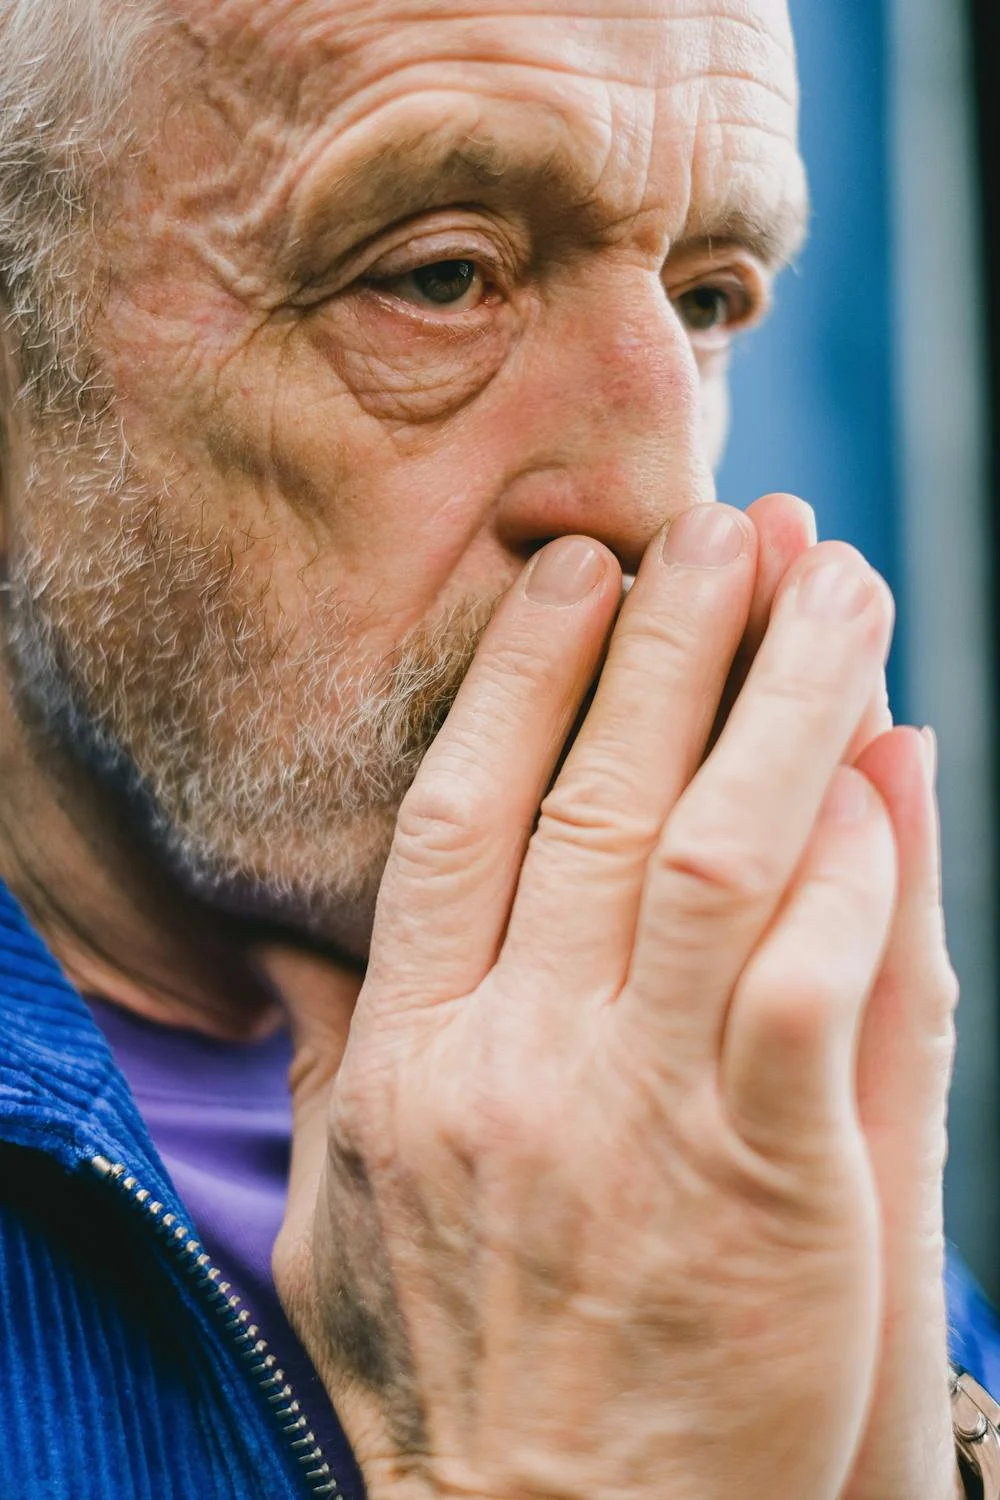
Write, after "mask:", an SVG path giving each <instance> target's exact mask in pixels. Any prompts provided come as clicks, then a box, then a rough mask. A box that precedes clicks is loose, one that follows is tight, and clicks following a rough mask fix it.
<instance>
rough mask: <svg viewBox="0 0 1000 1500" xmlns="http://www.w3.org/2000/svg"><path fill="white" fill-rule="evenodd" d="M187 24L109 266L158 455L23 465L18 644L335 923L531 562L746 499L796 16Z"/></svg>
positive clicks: (261, 886)
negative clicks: (733, 360) (741, 344)
mask: <svg viewBox="0 0 1000 1500" xmlns="http://www.w3.org/2000/svg"><path fill="white" fill-rule="evenodd" d="M171 9H172V12H173V14H174V17H175V21H176V25H175V26H174V28H173V29H172V31H171V32H170V33H169V34H168V35H167V37H166V38H165V39H164V43H163V46H162V48H161V49H160V51H159V53H158V54H157V56H158V62H157V64H156V75H157V76H156V80H155V81H154V80H153V79H152V78H150V79H147V80H145V81H144V82H143V85H142V87H141V88H140V90H139V97H138V99H137V101H136V107H137V109H138V110H139V114H140V124H141V125H142V126H143V127H144V128H145V129H147V130H148V131H150V132H151V135H152V145H151V148H150V149H149V150H148V151H147V152H146V153H144V154H143V155H142V156H141V157H140V158H138V159H137V160H135V161H134V162H132V163H131V164H130V165H129V166H128V168H127V171H126V172H123V173H122V175H121V177H120V180H119V184H118V185H119V187H120V193H121V200H120V203H118V202H116V203H115V206H114V212H113V213H112V214H111V215H109V228H108V229H107V230H106V231H105V232H104V233H103V234H102V237H101V241H100V246H99V253H100V256H101V257H102V258H103V261H104V273H103V275H102V276H101V277H100V278H99V284H100V285H101V286H102V287H103V288H104V298H103V302H102V307H101V313H100V316H99V318H98V320H97V322H96V327H95V329H94V333H93V345H94V356H95V361H96V368H97V369H98V370H99V371H100V373H101V378H102V379H103V380H105V381H106V382H107V383H108V385H109V386H110V388H111V389H112V391H113V393H114V406H115V412H116V414H117V421H120V430H121V431H122V433H123V434H124V440H125V442H124V443H122V442H120V441H119V440H118V438H117V437H116V436H115V432H116V430H117V427H116V425H115V424H111V423H110V422H109V420H108V419H107V418H106V417H105V418H104V419H102V421H101V422H100V423H98V421H97V420H96V419H95V420H94V421H92V422H91V423H90V424H89V425H88V426H87V427H86V428H82V429H80V430H79V431H78V432H76V433H75V434H73V435H72V437H70V435H69V434H68V433H67V431H66V429H65V428H63V427H59V428H56V427H55V426H54V425H53V426H52V427H51V429H50V430H49V431H48V432H46V431H44V430H41V431H38V432H35V433H33V434H31V435H30V436H29V437H28V438H27V439H25V456H24V459H23V461H22V462H21V465H20V467H21V468H22V470H23V471H24V472H25V473H28V474H30V477H31V483H30V486H29V485H25V486H24V489H23V492H22V495H21V497H20V500H18V497H16V496H15V499H14V503H13V511H14V517H13V527H12V540H11V554H12V556H11V567H12V572H13V574H14V575H15V577H17V578H20V579H21V580H23V584H22V583H19V584H18V585H17V589H16V593H15V603H14V618H15V630H16V637H17V648H16V649H17V652H18V655H19V657H20V659H21V664H22V672H23V674H24V675H25V677H26V678H30V679H31V684H32V685H31V691H32V692H33V694H34V697H35V699H36V704H38V703H41V705H42V707H43V710H44V711H45V712H46V713H48V714H49V715H50V716H52V717H60V719H61V722H62V723H63V724H64V726H65V725H68V726H69V732H70V733H71V734H72V735H73V736H74V737H75V738H76V739H77V740H78V741H79V742H80V744H81V746H83V747H84V748H87V749H89V750H90V752H91V753H93V751H94V747H95V745H96V746H98V747H99V748H100V749H101V750H102V752H104V753H105V755H106V758H108V759H111V760H116V762H117V767H116V768H117V770H118V771H119V772H120V770H121V766H122V764H123V763H127V764H129V765H131V766H132V767H134V768H135V769H137V771H138V773H139V775H140V777H141V778H142V781H143V783H144V785H145V787H146V790H147V791H148V792H150V793H151V794H152V798H153V802H154V804H155V807H156V810H157V811H156V816H155V820H154V821H155V824H156V828H157V836H158V838H159V840H160V842H161V844H162V845H163V846H164V847H166V848H167V850H168V851H169V853H170V855H171V857H172V859H173V860H174V862H175V863H176V864H178V865H179V866H180V867H181V868H182V869H184V871H185V872H186V874H187V876H188V877H189V878H190V879H191V880H193V881H194V882H196V883H198V884H200V885H201V886H202V887H205V888H207V887H210V886H211V885H212V884H213V883H216V884H217V885H218V886H219V889H220V890H224V891H225V892H226V893H227V895H228V897H229V899H233V898H234V895H235V893H236V892H241V893H242V897H243V898H245V899H246V900H247V901H248V902H249V903H250V904H251V905H253V906H255V907H257V908H258V909H263V910H265V911H268V912H270V913H271V914H275V913H277V912H280V911H284V912H285V914H286V915H288V914H290V915H292V916H293V917H297V918H298V919H300V920H309V921H311V922H312V923H313V925H315V926H317V927H319V928H320V929H322V930H327V931H331V932H336V931H337V928H338V923H339V921H340V914H341V913H342V910H343V907H344V904H345V903H347V902H351V901H357V900H361V901H362V902H363V901H364V900H366V899H367V898H368V897H369V896H370V893H371V891H372V889H373V888H374V885H375V883H376V881H377V878H378V874H379V872H380V870H381V866H382V863H383V862H384V858H385V855H386V852H387V847H388V840H389V837H390V836H391V829H392V823H393V819H394V815H395V811H396V809H397V807H398V803H399V800H400V797H401V795H402V793H403V791H404V790H405V787H406V785H407V783H408V781H409V780H410V779H411V778H412V775H413V772H414V770H415V768H416V765H417V764H418V762H419V759H420V756H421V754H422V753H423V751H424V749H425V748H426V745H427V743H428V742H429V739H430V737H431V736H432V734H433V732H434V729H435V727H436V725H437V723H438V722H439V720H440V716H441V713H442V712H443V711H444V709H445V708H446V706H447V704H448V702H449V701H450V699H451V697H452V696H453V694H454V691H455V688H456V686H457V683H458V681H459V680H460V678H461V676H462V674H463V672H464V670H465V668H466V666H467V664H468V660H469V655H470V652H471V649H472V647H473V645H474V642H475V639H476V634H477V631H478V630H479V628H480V627H481V625H482V623H483V621H484V619H485V618H486V615H487V614H488V611H489V608H490V606H491V605H492V603H493V602H494V601H495V600H496V598H497V597H498V595H499V594H500V593H501V592H502V591H503V590H504V589H505V588H506V587H507V586H508V585H509V584H510V583H511V581H512V580H513V579H514V577H515V576H516V574H517V572H518V570H519V569H520V568H521V566H522V565H523V563H524V561H525V559H526V558H527V557H528V556H530V554H531V553H532V552H533V551H534V550H535V549H536V548H537V547H538V546H539V545H540V544H542V543H543V542H544V541H546V540H547V539H548V538H550V537H552V536H554V535H556V534H558V533H562V532H569V531H573V532H584V533H587V534H590V535H593V536H596V537H599V538H601V539H602V540H603V541H605V542H606V543H607V544H608V545H609V546H610V547H612V548H613V549H614V550H615V551H616V552H617V553H618V555H619V556H620V558H621V560H622V562H623V565H624V567H625V568H626V570H630V569H632V568H634V567H635V565H636V564H637V562H638V559H639V556H640V553H641V550H642V547H643V545H644V544H645V542H646V541H648V539H649V537H650V536H651V535H652V533H653V532H654V531H655V530H656V528H658V527H659V526H660V525H661V524H662V523H663V521H664V520H665V519H666V518H667V517H668V516H670V515H671V514H674V513H676V512H677V511H679V510H681V509H684V508H686V507H687V506H689V505H691V504H694V503H696V502H699V501H705V500H709V499H711V498H712V495H713V488H712V479H711V471H712V467H713V465H714V463H715V462H716V460H717V458H718V456H719V452H720V449H721V444H722V440H723V436H724V429H725V420H726V364H727V355H728V349H729V344H730V341H731V339H732V337H733V336H734V334H735V333H736V332H737V331H738V329H739V328H740V327H741V326H743V325H745V324H748V323H750V322H752V321H753V320H754V318H755V317H757V316H758V315H759V313H760V312H761V311H762V310H763V308H764V306H765V304H766V301H767V297H768V291H769V285H770V281H771V279H772V275H773V272H774V270H775V269H776V266H777V264H778V263H779V262H780V261H781V260H782V259H783V258H784V257H785V256H786V255H787V253H789V252H790V250H791V249H792V248H794V242H795V240H796V238H797V235H798V233H799V230H800V227H801V219H802V213H803V199H804V189H803V177H802V170H801V164H800V162H799V159H798V156H797V152H796V143H795V133H796V80H795V68H794V61H793V57H792V44H791V39H790V35H789V30H788V24H787V18H786V13H785V6H784V3H783V0H620V3H618V4H616V5H614V6H612V5H610V4H609V3H608V0H575V3H574V4H573V6H571V7H564V6H562V5H560V4H559V3H558V0H522V3H521V4H520V6H519V7H518V8H517V9H515V10H511V9H510V7H509V6H501V5H497V4H495V3H494V0H463V3H462V4H461V5H456V6H454V7H453V6H451V5H450V4H448V3H446V0H441V3H429V0H172V5H171ZM126 445H127V446H126ZM29 596H30V597H29Z"/></svg>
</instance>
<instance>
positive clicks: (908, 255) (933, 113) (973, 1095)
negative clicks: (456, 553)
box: [719, 0, 1000, 1300]
mask: <svg viewBox="0 0 1000 1500" xmlns="http://www.w3.org/2000/svg"><path fill="white" fill-rule="evenodd" d="M790 9H791V13H792V22H793V26H794V28H795V32H796V40H797V46H798V53H799V63H800V76H801V80H802V121H801V139H802V148H803V154H804V156H805V160H806V165H807V168H808V170H809V176H810V183H811V191H812V205H813V215H812V226H811V234H810V239H809V241H808V243H807V245H806V247H805V250H804V251H803V253H802V255H801V256H800V258H799V262H798V264H797V266H796V267H794V268H792V269H790V270H789V271H786V272H785V274H784V276H783V277H782V278H781V280H780V281H779V284H778V294H777V302H776V306H775V310H774V313H773V316H772V318H771V319H770V320H769V321H768V323H767V324H766V325H765V326H764V328H762V329H761V330H760V331H758V332H757V333H755V334H753V335H751V336H750V338H749V339H748V340H747V341H746V342H745V343H744V344H743V345H742V346H741V347H740V348H739V349H738V350H737V352H736V355H735V358H734V366H733V426H732V433H731V438H730V444H729V449H728V452H727V455H726V459H725V463H724V465H723V468H722V470H721V472H720V475H719V494H720V498H721V499H723V500H726V501H728V502H730V503H731V504H737V505H744V504H746V503H748V502H749V501H750V500H752V499H753V498H754V497H755V496H757V495H758V494H762V493H764V492H766V491H768V490H776V489H783V490H791V491H793V492H794V493H796V494H799V495H802V496H804V497H805V498H806V499H808V500H809V501H811V503H812V504H813V505H814V506H815V508H816V511H817V517H818V522H819V532H820V536H821V537H841V538H844V539H846V540H848V541H851V542H853V543H855V544H856V545H857V546H858V547H860V548H861V549H862V551H863V552H864V553H865V554H866V556H867V557H868V558H869V559H870V560H871V561H872V562H873V563H874V564H875V566H876V567H877V568H878V569H879V571H880V572H882V573H883V574H884V576H885V577H886V578H887V579H888V581H889V583H890V585H891V587H892V588H893V591H894V593H895V595H896V599H897V605H898V611H899V613H898V628H897V635H896V644H895V646H894V649H893V654H892V657H891V660H890V665H889V685H890V693H891V698H892V702H893V708H894V711H895V714H896V718H897V720H899V721H904V722H916V723H918V724H923V723H928V722H929V723H931V724H933V725H934V727H935V728H936V730H937V732H938V735H939V739H940V743H941V763H940V781H939V787H940V797H941V806H942V837H943V846H944V868H945V908H946V912H947V917H948V929H949V940H950V946H951V951H952V958H953V961H954V964H955V967H956V970H957V971H958V974H959V978H960V980H961V982H962V1001H961V1006H960V1011H959V1054H958V1062H957V1068H956V1076H955V1085H954V1089H953V1094H952V1110H951V1142H952V1145H951V1157H950V1161H949V1167H948V1176H947V1181H946V1220H947V1227H948V1232H949V1234H950V1236H951V1238H952V1239H953V1240H954V1241H955V1242H956V1243H957V1245H958V1246H959V1248H960V1249H961V1251H962V1252H963V1254H964V1255H965V1256H966V1258H967V1259H968V1260H969V1261H970V1263H971V1264H972V1267H973V1269H974V1270H975V1272H976V1273H977V1275H978V1276H979V1278H980V1280H981V1281H983V1282H984V1283H985V1285H986V1287H987V1289H988V1290H989V1292H990V1293H991V1295H992V1296H993V1297H994V1300H996V1299H998V1298H1000V1253H998V1246H1000V1105H998V1066H997V1033H998V1027H997V1020H996V1017H997V1003H996V997H997V962H996V953H995V939H994V935H993V934H994V929H995V927H996V876H995V851H994V842H995V840H994V829H995V825H996V816H995V813H996V808H995V795H994V794H995V783H996V773H995V767H996V755H995V733H994V719H995V717H996V715H995V699H996V691H995V682H994V668H993V656H992V640H993V636H992V632H993V623H992V617H993V614H994V606H993V600H992V597H991V589H992V580H991V572H992V564H991V558H990V552H991V547H992V529H991V518H990V506H991V504H992V499H991V496H990V494H989V483H988V459H987V449H988V437H987V432H988V423H989V420H990V413H989V411H988V410H987V408H986V402H987V400H988V397H987V396H986V394H985V393H986V391H987V389H988V383H987V379H986V370H985V350H984V347H983V344H984V339H985V328H986V318H985V316H984V296H983V279H982V268H981V248H980V246H981V242H980V225H979V209H978V203H979V186H978V178H977V164H976V159H975V127H974V114H975V111H974V98H973V91H972V78H971V75H972V68H971V66H970V63H971V47H972V43H971V37H970V28H969V22H968V18H967V14H966V5H965V3H964V0H837V3H836V4H816V3H815V0H790Z"/></svg>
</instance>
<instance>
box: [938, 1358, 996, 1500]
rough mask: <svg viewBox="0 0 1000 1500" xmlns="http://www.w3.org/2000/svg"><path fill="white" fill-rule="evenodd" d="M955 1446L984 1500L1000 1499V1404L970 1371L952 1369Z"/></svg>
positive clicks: (952, 1409)
mask: <svg viewBox="0 0 1000 1500" xmlns="http://www.w3.org/2000/svg"><path fill="white" fill-rule="evenodd" d="M950 1389H951V1422H952V1428H953V1430H954V1433H955V1447H956V1448H957V1449H958V1453H959V1456H960V1458H961V1459H962V1461H963V1463H964V1464H965V1466H966V1467H967V1468H968V1469H969V1470H971V1472H972V1473H973V1474H974V1475H975V1476H976V1478H977V1479H978V1481H979V1484H980V1486H981V1491H982V1500H1000V1405H998V1404H997V1403H996V1401H994V1399H993V1397H992V1396H991V1395H990V1394H989V1392H988V1391H985V1390H984V1389H983V1387H982V1386H981V1385H980V1384H979V1382H978V1380H974V1379H973V1378H972V1376H971V1375H970V1374H969V1372H968V1371H967V1370H961V1369H959V1368H958V1367H957V1366H955V1365H953V1366H952V1370H951V1386H950Z"/></svg>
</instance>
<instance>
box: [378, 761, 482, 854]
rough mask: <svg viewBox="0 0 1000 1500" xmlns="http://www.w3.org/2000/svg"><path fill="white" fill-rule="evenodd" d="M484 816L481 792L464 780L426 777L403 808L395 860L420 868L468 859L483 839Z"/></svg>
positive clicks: (394, 841)
mask: <svg viewBox="0 0 1000 1500" xmlns="http://www.w3.org/2000/svg"><path fill="white" fill-rule="evenodd" d="M485 814H486V808H485V806H484V805H483V799H482V797H481V796H480V794H479V792H478V789H477V788H475V787H473V786H472V785H470V783H469V782H468V781H467V780H466V779H465V778H464V777H463V776H461V775H455V774H451V775H449V774H446V773H445V774H442V773H441V771H439V772H437V773H436V774H435V775H433V776H427V777H424V778H422V779H421V780H418V781H417V782H415V783H414V785H413V786H412V787H411V789H410V791H409V792H408V793H407V794H406V796H405V797H404V798H403V801H402V803H401V805H400V809H399V814H398V816H397V819H396V832H395V838H394V840H393V856H394V858H395V859H396V860H397V861H398V860H404V861H406V862H414V863H420V864H422V863H425V862H427V861H434V862H435V863H436V862H438V861H439V860H440V859H441V858H445V859H450V858H454V857H463V856H466V855H468V853H469V851H470V850H471V849H472V848H473V847H474V846H476V845H477V844H478V843H479V841H480V839H481V836H482V828H483V824H484V820H485Z"/></svg>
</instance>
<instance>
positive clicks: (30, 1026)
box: [0, 884, 1000, 1500]
mask: <svg viewBox="0 0 1000 1500" xmlns="http://www.w3.org/2000/svg"><path fill="white" fill-rule="evenodd" d="M948 1286H949V1295H950V1299H951V1315H952V1323H953V1355H954V1357H955V1358H956V1359H957V1360H958V1361H959V1362H960V1363H961V1364H963V1365H964V1366H965V1367H966V1368H967V1369H969V1370H970V1371H971V1372H972V1373H973V1374H974V1375H975V1376H976V1378H977V1379H978V1380H980V1381H982V1383H983V1384H984V1385H985V1386H986V1387H987V1388H988V1389H991V1390H993V1391H995V1392H996V1391H1000V1327H998V1324H997V1321H996V1319H995V1318H994V1315H993V1313H992V1311H991V1310H990V1308H989V1307H988V1306H987V1304H986V1302H985V1301H984V1299H983V1298H982V1296H981V1294H980V1293H979V1292H978V1290H977V1288H976V1287H975V1284H974V1283H973V1282H972V1280H971V1278H970V1277H969V1275H968V1273H967V1272H966V1271H965V1270H964V1268H963V1267H962V1266H961V1264H960V1263H959V1262H958V1261H957V1260H953V1261H952V1262H951V1263H950V1265H949V1270H948ZM340 1493H341V1487H340V1484H339V1483H338V1478H337V1475H336V1474H334V1473H331V1471H330V1468H329V1466H328V1465H327V1463H326V1461H325V1459H324V1457H323V1455H322V1454H320V1453H319V1452H318V1451H317V1449H316V1445H315V1442H314V1441H313V1440H312V1434H311V1432H310V1429H309V1423H308V1416H307V1414H306V1413H304V1412H303V1411H302V1410H301V1409H300V1408H299V1405H298V1403H297V1401H296V1399H295V1396H294V1393H293V1392H290V1391H289V1390H288V1388H287V1385H286V1384H285V1382H284V1380H283V1379H278V1378H277V1375H276V1367H275V1363H274V1360H273V1358H272V1357H271V1356H270V1355H269V1353H268V1350H267V1346H266V1338H265V1335H264V1334H263V1333H262V1331H261V1330H258V1329H257V1328H256V1327H255V1326H254V1325H253V1324H252V1323H251V1322H250V1320H249V1316H248V1314H247V1313H246V1312H245V1311H243V1310H242V1309H241V1308H240V1307H239V1305H238V1303H237V1302H236V1299H235V1298H232V1297H231V1295H230V1293H229V1292H228V1289H227V1288H226V1285H225V1283H224V1282H221V1280H220V1277H219V1273H218V1272H217V1271H215V1269H214V1268H213V1267H212V1266H211V1265H210V1263H209V1262H208V1259H207V1257H206V1256H205V1255H204V1254H203V1253H202V1251H201V1247H200V1245H199V1244H198V1242H197V1238H196V1235H195V1233H194V1231H193V1230H192V1228H191V1227H190V1220H189V1218H188V1217H187V1215H186V1211H185V1208H184V1205H183V1204H182V1203H181V1202H180V1200H179V1198H178V1195H177V1193H176V1191H175V1190H174V1188H173V1186H172V1184H171V1182H170V1179H169V1177H168V1176H167V1173H166V1171H165V1169H164V1167H163V1164H162V1162H161V1161H160V1160H159V1157H158V1156H157V1153H156V1150H155V1148H154V1146H153V1143H152V1141H151V1140H150V1138H149V1134H148V1132H147V1130H146V1128H145V1126H144V1124H143V1122H142V1119H141V1118H140V1116H139V1113H138V1111H137V1109H136V1106H135V1103H134V1101H133V1099H132V1096H131V1094H130V1093H129V1089H128V1085H127V1083H126V1082H125V1079H124V1078H123V1077H122V1075H121V1073H120V1072H119V1071H118V1069H117V1068H116V1067H115V1064H114V1062H113V1060H112V1057H111V1053H110V1051H109V1049H108V1046H107V1043H106V1042H105V1040H104V1037H103V1036H102V1034H101V1033H100V1031H99V1030H98V1029H97V1027H96V1026H95V1025H94V1023H93V1021H92V1020H91V1018H90V1015H89V1013H88V1011H87V1008H86V1006H85V1005H84V1003H83V1001H82V999H81V998H80V996H79V995H78V994H77V993H76V991H75V990H74V989H73V988H72V986H71V985H69V984H68V983H67V981H66V979H65V978H64V977H63V974H62V971H61V970H60V969H59V967H58V965H57V964H56V962H55V960H54V959H53V958H52V956H51V954H50V953H49V952H48V951H47V949H46V948H45V946H44V944H43V943H42V942H41V940H40V939H39V937H38V936H37V935H36V934H35V933H34V932H33V931H32V929H31V928H30V927H29V925H28V923H27V922H26V920H25V918H24V916H23V914H22V913H21V911H20V910H19V908H18V907H17V906H16V904H15V903H14V901H13V900H12V899H11V897H10V896H9V894H8V893H7V892H6V891H5V889H4V887H3V886H2V884H0V1500H42V1497H46V1500H48V1497H51V1500H56V1497H60V1500H63V1497H66V1496H73V1497H74V1500H229V1497H232V1500H236V1497H239V1500H248V1497H260V1500H306V1497H309V1496H317V1495H328V1496H337V1495H339V1494H340Z"/></svg>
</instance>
